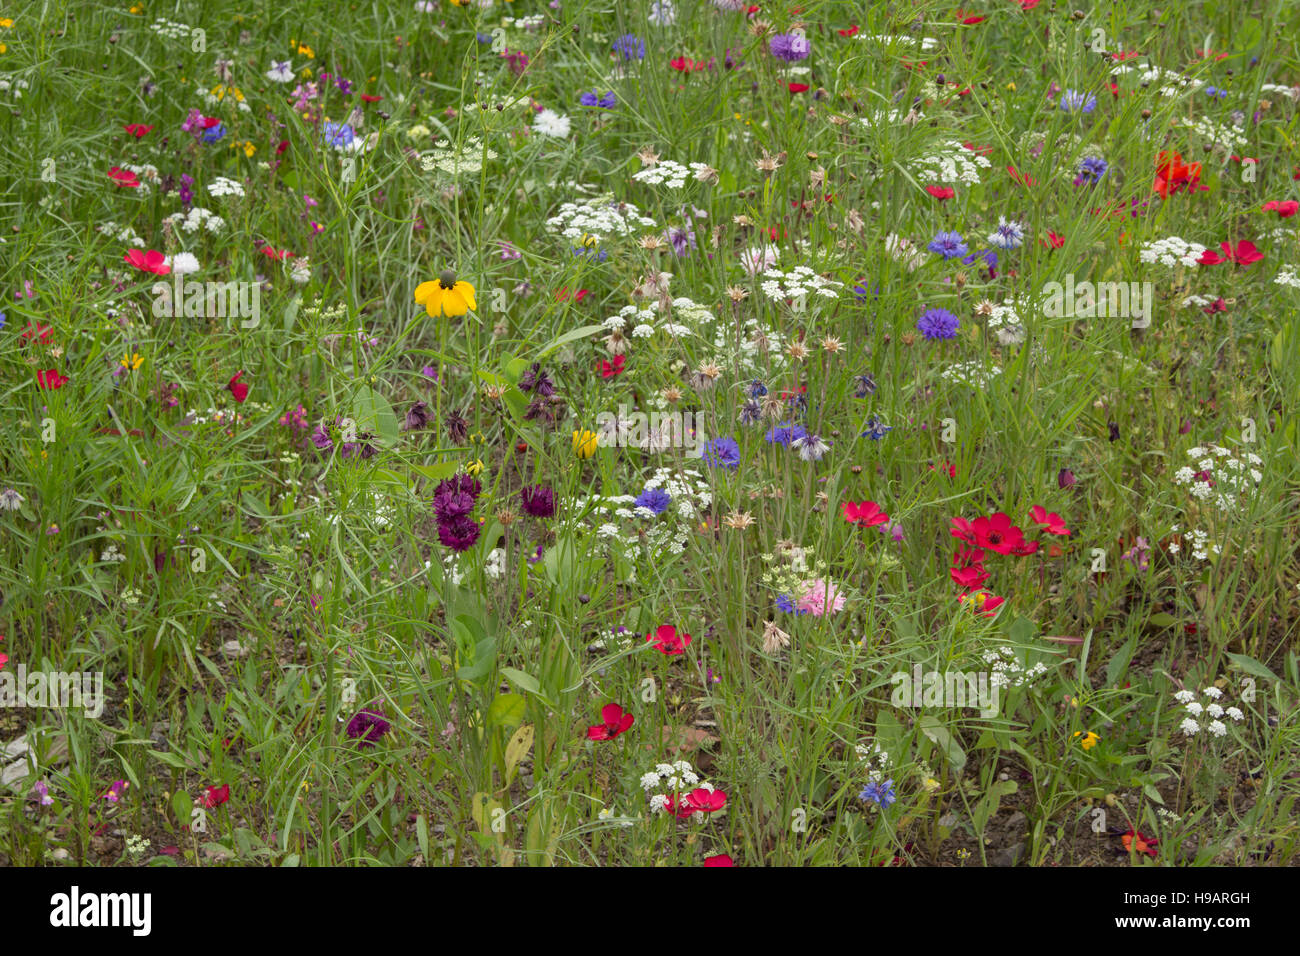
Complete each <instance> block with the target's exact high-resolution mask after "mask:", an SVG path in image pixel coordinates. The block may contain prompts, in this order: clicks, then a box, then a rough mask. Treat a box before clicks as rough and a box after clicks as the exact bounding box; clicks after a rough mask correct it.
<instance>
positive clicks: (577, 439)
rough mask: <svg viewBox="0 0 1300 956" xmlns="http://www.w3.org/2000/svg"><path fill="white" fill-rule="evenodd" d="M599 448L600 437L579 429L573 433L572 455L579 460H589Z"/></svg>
mask: <svg viewBox="0 0 1300 956" xmlns="http://www.w3.org/2000/svg"><path fill="white" fill-rule="evenodd" d="M599 446H600V437H599V436H598V435H597V434H596V433H595V432H593V431H588V430H587V429H585V428H579V429H578V430H576V431H575V432H574V433H573V453H574V454H575V455H577V456H578V457H579V458H590V457H591V456H592V455H594V454H596V449H597V448H598V447H599Z"/></svg>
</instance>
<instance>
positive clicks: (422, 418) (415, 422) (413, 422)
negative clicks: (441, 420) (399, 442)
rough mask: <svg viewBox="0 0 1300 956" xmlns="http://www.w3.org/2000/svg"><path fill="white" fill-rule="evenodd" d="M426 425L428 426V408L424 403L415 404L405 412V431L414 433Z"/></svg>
mask: <svg viewBox="0 0 1300 956" xmlns="http://www.w3.org/2000/svg"><path fill="white" fill-rule="evenodd" d="M427 424H429V406H428V405H426V404H425V403H424V402H416V403H415V404H414V405H412V406H411V407H410V408H409V409H408V410H407V412H406V430H407V431H408V432H409V431H414V430H415V429H417V428H423V427H424V426H425V425H427Z"/></svg>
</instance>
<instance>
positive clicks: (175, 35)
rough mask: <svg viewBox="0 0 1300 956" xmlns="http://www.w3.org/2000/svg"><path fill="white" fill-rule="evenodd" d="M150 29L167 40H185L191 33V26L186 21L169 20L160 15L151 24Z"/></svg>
mask: <svg viewBox="0 0 1300 956" xmlns="http://www.w3.org/2000/svg"><path fill="white" fill-rule="evenodd" d="M149 29H150V30H152V31H153V32H154V33H156V34H158V35H159V36H160V37H162V38H163V39H166V40H183V39H185V38H186V37H187V36H189V35H190V27H188V26H187V25H185V24H184V23H176V22H174V21H172V20H168V19H167V18H166V17H159V18H158V19H157V20H155V21H154V22H153V23H151V24H149Z"/></svg>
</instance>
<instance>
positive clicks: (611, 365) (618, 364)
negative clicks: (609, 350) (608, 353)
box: [600, 355, 627, 378]
mask: <svg viewBox="0 0 1300 956" xmlns="http://www.w3.org/2000/svg"><path fill="white" fill-rule="evenodd" d="M626 364H627V356H626V355H615V356H614V361H613V362H606V361H604V360H603V359H602V360H601V363H600V377H601V378H613V377H614V376H615V375H622V374H623V366H624V365H626Z"/></svg>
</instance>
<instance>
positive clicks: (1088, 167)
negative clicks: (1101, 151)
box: [1074, 156, 1110, 186]
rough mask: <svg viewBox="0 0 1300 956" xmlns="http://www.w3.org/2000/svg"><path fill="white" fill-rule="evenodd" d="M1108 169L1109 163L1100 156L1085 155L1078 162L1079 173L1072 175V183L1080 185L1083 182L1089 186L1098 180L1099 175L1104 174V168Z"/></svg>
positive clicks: (1099, 179)
mask: <svg viewBox="0 0 1300 956" xmlns="http://www.w3.org/2000/svg"><path fill="white" fill-rule="evenodd" d="M1108 169H1110V164H1109V163H1108V162H1106V160H1104V159H1102V158H1101V157H1100V156H1085V157H1083V159H1082V160H1081V161H1080V162H1079V175H1077V176H1075V177H1074V184H1075V185H1076V186H1082V185H1084V184H1085V183H1086V184H1087V185H1089V186H1091V185H1093V184H1094V183H1097V182H1100V181H1101V177H1102V176H1105V175H1106V170H1108Z"/></svg>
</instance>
